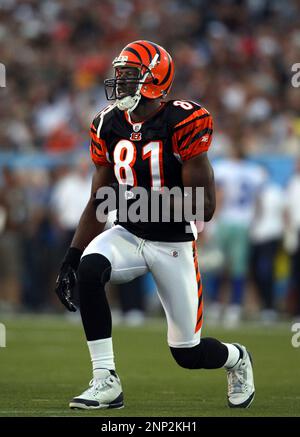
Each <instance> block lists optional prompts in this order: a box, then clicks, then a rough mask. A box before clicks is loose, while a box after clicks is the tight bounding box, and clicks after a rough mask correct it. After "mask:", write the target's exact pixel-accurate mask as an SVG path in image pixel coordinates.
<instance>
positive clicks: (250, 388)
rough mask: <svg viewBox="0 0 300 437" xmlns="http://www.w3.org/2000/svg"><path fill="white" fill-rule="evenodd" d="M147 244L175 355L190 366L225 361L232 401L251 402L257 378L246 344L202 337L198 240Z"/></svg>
mask: <svg viewBox="0 0 300 437" xmlns="http://www.w3.org/2000/svg"><path fill="white" fill-rule="evenodd" d="M145 249H147V250H146V252H145V257H146V259H147V258H148V259H147V261H148V263H149V265H150V266H151V267H150V269H151V272H152V274H153V277H154V279H155V281H156V283H157V288H158V293H159V296H160V299H161V301H162V304H163V307H164V309H165V313H166V317H167V322H168V343H169V346H170V349H171V353H172V355H173V357H174V359H175V360H176V362H177V363H178V364H179V365H180V366H182V367H184V368H187V369H217V368H221V367H225V368H226V370H227V372H228V383H229V387H228V403H229V406H230V407H247V406H249V405H250V403H251V402H252V400H253V397H254V384H253V375H252V365H251V361H250V356H249V354H248V352H247V350H246V348H245V347H244V346H241V345H238V344H226V343H222V342H220V341H219V340H217V339H215V338H202V339H201V341H200V335H201V328H202V322H203V298H202V284H201V277H200V272H199V268H198V260H197V249H196V244H195V242H185V243H168V244H167V243H160V244H159V245H158V244H156V243H153V244H151V243H149V242H148V243H147V245H146V246H145ZM151 260H152V261H151Z"/></svg>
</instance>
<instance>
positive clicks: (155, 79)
mask: <svg viewBox="0 0 300 437" xmlns="http://www.w3.org/2000/svg"><path fill="white" fill-rule="evenodd" d="M158 82H159V80H158V79H157V77H155V78H154V79H153V84H154V85H158Z"/></svg>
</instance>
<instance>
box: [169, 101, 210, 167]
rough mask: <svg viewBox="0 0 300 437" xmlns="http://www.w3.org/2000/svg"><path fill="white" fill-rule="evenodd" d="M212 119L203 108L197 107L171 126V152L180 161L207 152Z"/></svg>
mask: <svg viewBox="0 0 300 437" xmlns="http://www.w3.org/2000/svg"><path fill="white" fill-rule="evenodd" d="M212 133H213V120H212V116H211V115H210V113H209V112H208V111H207V110H206V109H205V108H199V109H197V110H196V111H194V112H193V113H192V114H191V115H189V116H188V117H186V118H184V119H183V120H182V121H181V122H179V123H177V124H176V125H175V126H174V128H173V136H172V146H173V153H174V154H175V155H177V156H179V157H180V159H181V160H182V161H187V160H188V159H191V158H194V157H195V156H197V155H200V154H201V153H204V152H207V150H208V149H209V146H210V144H211V141H212Z"/></svg>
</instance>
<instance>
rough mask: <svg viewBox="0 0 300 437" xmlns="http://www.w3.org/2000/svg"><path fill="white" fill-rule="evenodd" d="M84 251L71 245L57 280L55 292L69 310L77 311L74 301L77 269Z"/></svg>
mask: <svg viewBox="0 0 300 437" xmlns="http://www.w3.org/2000/svg"><path fill="white" fill-rule="evenodd" d="M81 255H82V251H81V250H80V249H77V248H76V247H70V248H69V250H68V252H67V253H66V256H65V258H64V260H63V262H62V265H61V268H60V271H59V275H58V277H57V280H56V287H55V293H56V294H57V296H58V298H59V300H60V301H61V303H62V304H63V305H64V306H65V307H66V308H67V309H68V310H69V311H73V312H74V311H76V310H77V308H76V305H75V304H74V303H73V291H74V287H75V285H76V282H77V275H76V271H77V269H78V266H79V263H80V257H81Z"/></svg>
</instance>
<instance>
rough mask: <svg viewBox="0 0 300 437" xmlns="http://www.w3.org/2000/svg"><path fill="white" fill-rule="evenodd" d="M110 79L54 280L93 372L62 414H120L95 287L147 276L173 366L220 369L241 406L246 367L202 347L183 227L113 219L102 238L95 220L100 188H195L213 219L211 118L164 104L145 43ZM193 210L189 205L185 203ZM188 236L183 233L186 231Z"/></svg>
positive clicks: (106, 320)
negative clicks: (78, 323)
mask: <svg viewBox="0 0 300 437" xmlns="http://www.w3.org/2000/svg"><path fill="white" fill-rule="evenodd" d="M113 67H114V71H115V76H114V78H112V79H107V80H106V81H105V88H106V95H107V98H108V99H109V100H114V103H112V104H111V105H109V106H107V107H106V108H105V109H104V110H102V111H101V112H99V114H97V115H96V117H95V118H94V120H93V122H92V124H91V146H90V152H91V158H92V160H93V162H94V164H95V171H94V176H93V182H92V189H91V197H90V200H89V202H88V204H87V206H86V208H85V210H84V212H83V214H82V217H81V219H80V222H79V225H78V228H77V230H76V232H75V235H74V238H73V241H72V243H71V247H70V248H69V250H68V252H67V254H66V256H65V258H64V260H63V263H62V266H61V270H60V273H59V276H58V279H57V286H56V293H57V295H58V297H59V298H60V300H61V302H62V303H63V304H64V305H65V306H66V307H67V309H68V310H70V311H76V306H75V304H74V296H73V289H74V285H75V282H76V280H77V277H78V287H79V298H80V312H81V317H82V322H83V327H84V330H85V334H86V338H87V344H88V348H89V351H90V355H91V360H92V364H93V379H92V382H91V383H90V387H89V388H88V389H87V390H85V391H84V392H83V393H82V394H80V395H79V396H76V397H75V398H74V399H73V400H72V401H71V402H70V407H71V408H79V409H98V408H121V407H123V392H122V386H121V382H120V379H119V377H118V375H117V373H116V369H115V362H114V352H113V343H112V322H111V312H110V308H109V305H108V302H107V298H106V294H105V290H104V286H105V284H106V283H107V282H109V281H111V282H112V283H122V282H128V281H131V280H133V279H134V278H136V277H138V276H140V275H143V274H144V273H146V272H148V271H150V272H151V273H152V275H153V278H154V280H155V281H156V284H157V289H158V294H159V297H160V300H161V302H162V305H163V308H164V311H165V314H166V318H167V323H168V345H169V347H170V351H171V354H172V356H173V357H174V359H175V360H176V362H177V363H178V365H180V366H182V367H184V368H187V369H217V368H221V367H224V368H225V369H226V370H227V376H228V405H229V406H230V407H242V408H245V407H248V406H249V405H250V403H251V402H252V400H253V398H254V383H253V372H252V364H251V358H250V355H249V353H248V351H247V349H246V348H245V347H244V346H242V345H240V344H226V343H222V342H220V341H218V340H216V339H214V338H202V339H201V340H200V338H201V328H202V322H203V299H202V284H201V276H200V272H199V267H198V261H197V249H196V242H195V237H196V235H194V233H193V232H191V228H190V227H191V226H192V227H193V224H192V223H191V224H188V223H187V222H185V221H184V220H182V221H181V222H175V221H170V222H169V223H166V222H163V221H162V220H160V221H158V222H151V221H150V222H149V221H144V222H142V221H137V222H135V221H130V219H129V220H123V221H122V220H121V219H120V216H119V218H117V221H116V224H115V226H113V227H112V228H110V229H108V230H105V231H103V229H104V223H99V221H98V220H97V218H96V213H95V196H96V192H97V190H98V189H99V188H100V187H104V186H108V185H110V184H112V186H116V184H117V183H118V184H120V185H126V187H128V189H129V190H130V187H144V188H145V189H147V190H149V191H150V190H151V189H156V190H157V189H158V190H159V189H161V188H163V187H168V188H172V187H175V186H177V187H185V186H188V187H193V188H195V187H204V220H205V221H209V220H210V219H211V218H212V216H213V213H214V210H215V185H214V175H213V170H212V167H211V165H210V162H209V160H208V158H207V150H208V148H209V146H210V144H211V139H212V117H211V115H210V114H209V112H208V111H207V110H206V109H205V108H203V107H202V106H201V105H199V104H198V103H195V102H190V101H186V100H169V101H167V100H165V98H166V96H167V95H168V93H169V91H170V88H171V85H172V82H173V78H174V64H173V61H172V58H171V56H170V55H169V53H168V52H167V51H166V50H165V49H163V48H162V47H160V46H159V45H157V44H155V43H152V42H150V41H143V40H141V41H135V42H133V43H130V44H128V45H127V46H126V47H125V48H124V49H123V50H122V51H121V53H120V55H119V56H118V57H117V58H115V60H114V61H113ZM193 202H194V199H193ZM187 228H188V229H187Z"/></svg>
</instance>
